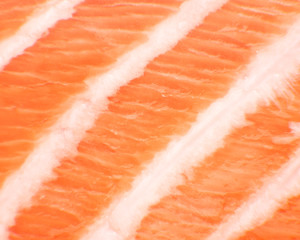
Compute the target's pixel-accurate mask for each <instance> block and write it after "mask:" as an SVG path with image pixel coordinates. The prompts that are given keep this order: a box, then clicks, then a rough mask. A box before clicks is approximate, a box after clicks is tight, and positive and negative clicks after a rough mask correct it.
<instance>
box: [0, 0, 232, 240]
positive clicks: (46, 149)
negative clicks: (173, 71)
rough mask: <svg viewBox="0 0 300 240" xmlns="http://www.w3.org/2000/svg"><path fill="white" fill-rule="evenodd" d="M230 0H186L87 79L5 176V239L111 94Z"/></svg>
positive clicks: (0, 209)
mask: <svg viewBox="0 0 300 240" xmlns="http://www.w3.org/2000/svg"><path fill="white" fill-rule="evenodd" d="M226 1H227V0H214V1H212V0H189V1H186V2H185V3H183V4H182V6H181V7H180V10H179V11H178V13H176V14H174V15H172V16H171V17H169V18H167V19H166V20H165V21H163V22H162V23H160V24H159V25H157V27H156V28H155V29H154V30H153V32H151V33H149V36H148V37H149V39H148V41H147V42H146V43H144V44H142V45H140V46H138V47H137V48H136V49H134V50H133V51H131V52H129V53H127V54H125V55H124V56H123V57H121V58H120V59H119V60H118V62H117V63H116V64H115V65H114V66H113V67H112V69H111V70H110V71H109V72H107V73H106V74H103V75H101V76H98V77H95V78H93V79H88V80H87V81H86V82H87V83H88V84H89V88H88V90H87V91H86V92H85V93H83V94H81V95H79V96H77V101H76V102H75V103H74V105H73V106H72V107H71V108H70V109H69V110H68V111H67V112H66V113H65V114H64V115H63V116H62V117H61V118H60V119H59V121H58V122H57V123H56V125H55V126H53V128H52V131H51V132H50V134H48V135H47V136H45V137H44V138H43V139H41V141H40V144H39V145H38V146H37V147H36V148H35V150H34V151H33V152H32V153H31V154H30V156H29V157H28V158H27V159H26V161H25V163H24V165H23V166H22V167H21V168H20V169H19V170H18V171H16V172H15V173H14V174H13V175H11V176H10V177H9V178H8V179H7V180H6V181H5V183H4V185H3V188H2V189H1V190H0V239H7V235H8V232H7V228H8V227H9V226H11V225H12V224H13V222H14V218H15V216H16V214H17V212H18V210H19V209H20V208H22V207H23V206H25V205H26V204H28V203H29V202H30V199H31V197H32V196H33V195H34V194H35V193H36V192H37V191H38V189H39V188H40V186H41V184H42V183H43V182H44V181H46V180H48V179H49V178H51V177H53V174H52V170H53V168H55V167H56V166H58V165H59V162H60V160H61V159H62V158H64V157H66V156H72V155H75V154H76V147H77V145H78V144H79V142H80V141H81V139H82V138H83V136H84V134H85V131H86V130H88V129H89V128H91V127H92V126H93V124H94V121H95V120H96V118H97V117H98V115H99V113H100V112H101V111H102V110H103V109H104V108H105V107H106V106H107V97H108V96H111V95H112V94H114V93H115V92H116V91H117V90H118V89H119V87H121V86H122V85H125V84H127V83H128V82H129V81H130V80H132V79H133V78H135V77H138V76H140V75H141V74H142V73H143V71H144V68H145V66H146V65H147V64H148V63H149V62H150V61H151V60H152V59H153V58H155V57H156V56H158V55H160V54H162V53H164V52H166V51H168V50H169V49H171V48H172V47H173V46H174V45H176V43H177V42H178V41H179V40H180V39H181V38H183V37H184V36H185V35H186V34H187V33H188V32H189V31H190V30H191V29H193V28H194V27H196V25H198V24H199V23H200V22H201V21H202V20H203V19H204V17H205V16H207V15H208V14H209V13H210V12H211V11H214V10H216V9H218V8H219V7H221V6H222V5H223V4H224V3H225V2H226ZM208 3H209V4H208ZM158 43H159V44H158ZM137 56H138V57H137ZM82 119H84V121H82Z"/></svg>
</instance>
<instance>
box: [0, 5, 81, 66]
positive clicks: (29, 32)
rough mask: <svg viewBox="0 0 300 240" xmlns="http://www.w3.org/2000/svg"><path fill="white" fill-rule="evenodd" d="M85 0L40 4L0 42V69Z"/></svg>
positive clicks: (69, 15) (68, 16)
mask: <svg viewBox="0 0 300 240" xmlns="http://www.w3.org/2000/svg"><path fill="white" fill-rule="evenodd" d="M83 1H84V0H64V1H62V0H51V1H48V2H46V3H45V4H43V5H42V6H39V8H38V10H36V11H35V12H34V14H33V15H32V16H31V17H30V19H29V20H28V21H27V22H26V23H25V24H24V25H22V26H21V28H20V29H19V30H18V31H17V32H16V33H15V34H14V35H12V36H10V37H8V38H6V39H5V40H3V41H1V42H0V70H2V69H3V68H4V67H5V65H7V64H8V63H9V62H10V61H11V59H12V58H14V57H16V56H18V55H20V54H22V53H23V52H24V50H25V49H26V48H28V47H30V46H32V45H34V43H35V42H36V41H37V40H38V39H39V38H41V37H42V36H43V34H45V33H46V32H47V31H48V29H49V28H51V27H52V26H54V25H55V24H56V23H57V22H58V21H59V20H62V19H68V18H70V17H72V14H73V13H74V11H75V10H74V7H75V6H76V5H77V4H79V3H80V2H83Z"/></svg>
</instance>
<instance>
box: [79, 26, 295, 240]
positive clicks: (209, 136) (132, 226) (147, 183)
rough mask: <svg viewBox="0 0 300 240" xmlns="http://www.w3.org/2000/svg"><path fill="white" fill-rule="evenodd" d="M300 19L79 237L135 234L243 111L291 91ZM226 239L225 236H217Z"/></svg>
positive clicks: (115, 239)
mask: <svg viewBox="0 0 300 240" xmlns="http://www.w3.org/2000/svg"><path fill="white" fill-rule="evenodd" d="M299 36H300V21H298V22H296V23H295V24H294V25H293V26H291V28H290V30H289V32H288V33H287V34H286V35H285V36H284V37H282V38H280V39H278V41H277V42H275V43H273V44H271V45H270V46H268V47H266V48H265V49H264V50H262V51H261V52H260V53H259V54H258V55H257V56H256V57H255V59H254V60H253V62H252V63H251V64H249V65H248V67H247V70H246V71H245V74H243V75H242V76H241V77H240V78H238V81H237V83H236V84H235V85H234V86H233V87H232V88H231V89H230V91H229V93H228V94H227V95H226V96H225V97H224V98H221V99H219V100H217V101H215V102H214V103H213V104H211V106H210V107H209V108H208V109H207V110H206V111H204V112H203V113H200V114H199V116H198V118H197V121H196V122H195V123H194V125H193V126H192V127H191V129H190V130H189V131H188V133H187V134H186V135H185V136H183V137H181V138H178V139H176V140H174V141H172V142H171V143H170V144H169V145H168V147H167V148H166V149H165V150H164V151H162V152H160V153H158V154H157V155H156V156H155V157H154V159H153V161H152V162H151V164H149V166H148V167H147V168H146V169H145V170H144V171H143V172H142V173H141V175H140V176H138V177H136V179H135V180H134V182H133V184H132V188H131V190H129V191H128V192H126V193H125V194H123V195H121V196H119V198H117V199H115V201H114V202H113V203H112V204H111V205H110V207H109V208H108V209H106V211H105V212H104V213H103V214H102V215H101V216H99V219H98V220H97V221H96V222H95V223H94V224H93V225H91V226H90V227H89V229H88V230H87V233H86V235H84V236H83V237H82V239H81V240H94V239H109V240H121V239H127V238H131V237H133V235H134V233H135V231H136V228H137V227H138V225H139V224H140V222H141V220H142V219H143V218H144V216H146V215H147V211H148V208H149V206H151V205H153V204H155V203H157V202H158V201H159V200H160V199H161V198H162V197H164V196H166V195H168V194H169V193H170V191H171V190H172V189H173V188H174V187H176V185H178V184H181V183H183V177H182V174H183V173H185V174H188V173H189V171H191V169H192V167H193V166H196V165H198V164H199V163H200V162H201V161H203V160H204V159H205V158H206V157H207V156H208V155H210V154H211V153H213V152H214V151H215V150H216V149H218V148H219V147H221V146H222V144H223V140H224V138H225V137H226V136H227V135H228V134H229V133H230V132H231V131H232V130H233V129H234V128H235V127H237V126H241V125H243V124H245V123H246V121H245V114H246V113H252V112H255V110H256V107H257V106H258V105H259V104H262V103H264V102H268V101H271V100H273V99H274V98H275V96H276V94H285V93H286V92H288V90H287V89H288V86H289V84H290V83H289V82H288V77H291V76H292V75H293V74H296V73H297V72H298V65H299V64H300V38H299ZM219 239H223V238H219Z"/></svg>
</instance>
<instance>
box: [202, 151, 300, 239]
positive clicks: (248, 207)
mask: <svg viewBox="0 0 300 240" xmlns="http://www.w3.org/2000/svg"><path fill="white" fill-rule="evenodd" d="M299 194H300V148H299V149H298V150H297V151H296V152H295V153H294V154H293V156H292V157H291V158H290V160H289V161H288V162H287V163H286V164H285V165H284V166H283V167H282V168H281V169H280V170H279V171H278V172H277V174H275V175H274V176H273V177H272V178H269V179H268V180H267V181H266V182H265V183H264V185H263V187H262V188H261V189H260V190H259V191H257V193H256V194H253V195H252V196H251V197H250V198H249V200H248V201H247V202H246V203H244V204H243V205H242V206H241V207H240V208H238V209H237V210H236V212H235V213H234V214H233V215H232V216H230V217H229V219H228V220H227V221H226V222H224V223H222V224H221V225H220V226H219V227H218V228H217V230H216V231H215V232H213V233H212V235H210V236H209V237H208V238H207V239H206V240H219V239H222V240H228V239H236V238H238V237H240V236H242V235H243V233H245V232H247V231H248V230H251V229H253V228H255V227H257V226H259V225H261V224H263V223H264V222H265V221H267V220H268V219H270V218H271V217H272V216H273V214H274V213H275V212H276V210H278V209H279V208H280V207H281V206H282V205H283V204H284V203H285V202H286V201H287V200H288V199H289V198H292V197H294V196H298V195H299Z"/></svg>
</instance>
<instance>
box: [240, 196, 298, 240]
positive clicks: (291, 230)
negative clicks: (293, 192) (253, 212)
mask: <svg viewBox="0 0 300 240" xmlns="http://www.w3.org/2000/svg"><path fill="white" fill-rule="evenodd" d="M299 212H300V197H299V196H297V197H293V198H291V199H289V200H288V201H287V202H286V204H284V205H283V206H282V207H280V209H279V210H278V211H277V212H276V213H275V214H274V216H272V218H271V219H269V220H268V221H267V222H265V223H264V224H262V225H261V226H258V227H257V228H255V229H253V230H251V231H249V232H247V233H245V235H244V236H242V237H241V238H240V239H241V240H247V239H274V240H275V239H276V240H279V239H297V238H299V235H300V222H299Z"/></svg>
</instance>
